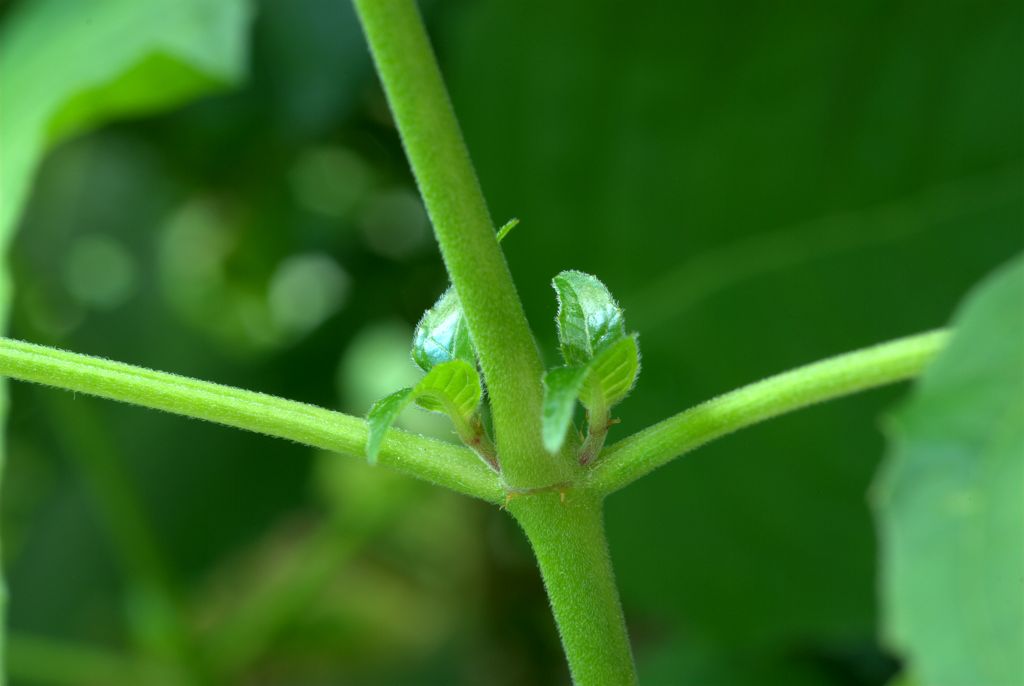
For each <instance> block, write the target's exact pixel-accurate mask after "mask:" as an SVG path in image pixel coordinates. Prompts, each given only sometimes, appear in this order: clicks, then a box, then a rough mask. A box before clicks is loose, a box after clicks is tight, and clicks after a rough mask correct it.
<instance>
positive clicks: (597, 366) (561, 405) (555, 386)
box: [541, 334, 640, 453]
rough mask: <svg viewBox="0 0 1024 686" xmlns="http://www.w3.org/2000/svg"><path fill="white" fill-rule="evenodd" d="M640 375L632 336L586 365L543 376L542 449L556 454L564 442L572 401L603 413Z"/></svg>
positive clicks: (611, 345)
mask: <svg viewBox="0 0 1024 686" xmlns="http://www.w3.org/2000/svg"><path fill="white" fill-rule="evenodd" d="M639 371H640V351H639V349H638V348H637V342H636V334H633V335H631V336H624V337H623V338H620V339H619V340H617V341H615V342H613V343H611V344H610V345H606V346H605V347H604V348H603V349H602V350H601V351H600V352H598V354H597V356H596V357H595V358H594V359H592V360H591V361H590V363H589V364H587V365H584V366H582V367H557V368H555V369H552V370H551V371H549V372H548V373H547V374H545V375H544V406H543V416H542V422H541V426H542V434H543V438H544V447H545V448H547V450H548V452H551V453H556V452H558V451H559V450H560V449H561V448H562V444H563V443H564V442H565V434H566V431H567V430H568V428H569V425H570V424H571V423H572V414H573V410H574V409H575V408H576V399H577V398H579V399H580V401H581V402H582V403H583V405H584V407H586V408H587V409H588V410H591V411H594V410H596V411H599V412H601V413H602V414H605V413H607V411H608V410H609V409H611V408H612V407H613V406H614V405H616V404H617V403H618V402H619V401H621V400H622V399H623V398H625V397H626V396H627V395H628V394H629V392H630V391H631V390H632V389H633V384H634V383H636V377H637V375H638V373H639Z"/></svg>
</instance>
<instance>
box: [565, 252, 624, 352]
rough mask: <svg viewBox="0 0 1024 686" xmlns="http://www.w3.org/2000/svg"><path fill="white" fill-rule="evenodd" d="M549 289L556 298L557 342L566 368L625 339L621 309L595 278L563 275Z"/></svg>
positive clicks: (578, 273)
mask: <svg viewBox="0 0 1024 686" xmlns="http://www.w3.org/2000/svg"><path fill="white" fill-rule="evenodd" d="M552 285H553V286H554V287H555V292H556V293H557V294H558V340H559V342H560V343H561V345H562V357H563V358H564V359H565V363H566V364H567V365H569V366H571V367H576V366H581V365H585V364H587V363H589V362H590V360H591V359H592V358H593V357H594V354H595V353H596V352H597V351H598V350H599V349H601V348H602V347H604V346H605V345H607V344H609V343H610V342H612V341H615V340H617V339H618V338H621V337H622V336H625V335H626V330H625V324H624V322H623V318H622V310H621V308H620V307H619V305H618V303H616V302H615V299H614V298H613V297H612V295H611V293H609V292H608V289H607V288H605V285H604V284H603V283H601V282H600V281H599V280H598V279H597V278H596V277H593V276H591V275H590V274H584V273H583V272H577V271H564V272H562V273H561V274H559V275H558V276H556V277H555V278H554V281H553V282H552Z"/></svg>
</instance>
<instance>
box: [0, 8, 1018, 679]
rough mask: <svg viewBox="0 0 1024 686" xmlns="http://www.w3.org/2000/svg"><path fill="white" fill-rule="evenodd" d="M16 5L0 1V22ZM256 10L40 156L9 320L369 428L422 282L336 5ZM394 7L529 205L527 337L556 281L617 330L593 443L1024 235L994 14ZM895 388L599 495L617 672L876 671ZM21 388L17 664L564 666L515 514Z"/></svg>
mask: <svg viewBox="0 0 1024 686" xmlns="http://www.w3.org/2000/svg"><path fill="white" fill-rule="evenodd" d="M33 1H34V0H20V1H15V2H7V3H3V4H0V30H2V29H3V28H5V26H6V25H7V24H10V23H11V21H12V18H16V15H17V14H18V13H19V12H20V11H23V10H24V9H25V8H26V6H28V5H31V4H32V2H33ZM76 4H77V3H66V4H65V8H66V10H67V11H75V9H74V6H75V5H76ZM254 7H255V13H254V19H253V21H252V23H251V26H247V27H246V28H245V31H246V34H247V36H248V38H249V45H248V48H247V49H248V55H249V57H248V64H249V74H248V77H247V78H246V80H245V81H244V83H242V84H241V85H240V86H238V87H236V88H233V89H230V90H228V91H225V92H220V93H218V94H215V95H211V96H207V97H203V98H201V99H199V100H197V101H195V102H192V103H191V104H188V105H185V106H183V107H177V108H175V109H173V110H171V111H169V112H166V113H163V114H157V115H150V116H144V117H135V118H133V119H131V120H130V121H128V122H121V123H117V124H113V125H108V126H105V127H103V128H101V129H99V130H98V131H95V132H93V133H91V134H89V135H86V136H83V137H78V138H76V139H73V140H70V141H68V142H65V143H63V144H61V145H60V146H58V147H57V148H56V149H55V150H54V151H53V152H52V153H51V154H50V155H49V156H48V157H47V158H46V161H45V163H44V164H43V166H42V167H41V168H40V170H39V172H38V174H37V176H36V183H35V186H34V189H33V191H32V193H31V196H30V200H29V203H28V206H27V208H26V211H25V213H24V215H23V217H22V219H21V221H20V223H19V226H18V235H17V238H16V241H15V244H14V247H13V252H12V267H11V268H12V271H13V273H14V278H15V284H16V291H15V299H14V304H13V312H12V321H13V325H12V335H14V336H16V337H18V338H24V339H27V340H31V341H36V342H43V343H49V344H53V345H58V346H60V347H63V348H68V349H72V350H75V351H79V352H85V353H90V354H95V355H101V356H104V357H109V358H113V359H118V360H123V361H126V362H131V363H136V364H142V365H146V366H150V367H155V368H159V369H164V370H168V371H174V372H178V373H183V374H188V375H191V376H197V377H201V378H206V379H210V380H214V381H218V382H222V383H228V384H233V385H238V386H243V387H246V388H251V389H255V390H261V391H265V392H269V393H275V394H279V395H283V396H285V397H289V398H294V399H299V400H303V401H307V402H312V403H317V404H321V405H324V406H328V407H333V408H338V409H342V410H344V411H347V412H351V413H355V414H362V413H364V412H365V411H366V409H367V408H368V406H369V404H370V403H371V402H372V401H373V400H375V399H377V398H378V397H380V396H382V395H385V394H386V393H389V392H391V391H393V390H396V389H397V388H399V387H401V386H403V385H408V384H409V382H410V381H411V380H412V379H415V378H416V376H417V373H416V371H415V368H414V367H413V365H412V363H411V361H410V360H409V358H408V346H409V343H410V340H411V334H412V327H413V325H414V324H415V322H416V320H417V319H418V317H419V315H420V314H421V312H422V311H423V310H424V309H425V308H426V307H428V306H429V305H430V304H432V302H433V301H434V299H435V298H436V297H437V295H439V294H440V292H441V291H442V290H443V288H444V286H445V283H446V277H445V274H444V271H443V267H442V265H441V262H440V259H439V255H438V252H437V249H436V247H435V245H434V243H433V240H432V238H431V234H430V228H429V224H428V223H427V220H426V217H425V214H424V211H423V209H422V206H421V204H420V202H419V200H418V197H417V195H416V192H415V187H414V185H413V183H412V180H411V176H410V173H409V171H408V169H407V166H406V163H405V160H404V158H403V155H402V151H401V148H400V146H399V143H398V139H397V134H396V132H395V130H394V127H393V126H392V124H391V122H390V119H389V115H388V112H387V107H386V104H385V102H384V99H383V96H382V94H381V91H380V88H379V85H378V84H377V81H376V79H375V77H374V75H373V73H372V68H371V65H370V62H369V58H368V54H367V50H366V48H365V46H364V43H363V41H362V36H361V35H360V32H359V29H358V26H357V24H356V21H355V18H354V15H353V12H352V9H351V7H350V5H349V4H348V2H346V1H345V0H262V1H259V2H255V3H254ZM424 10H425V12H426V14H427V19H428V24H429V28H430V31H431V34H432V37H433V39H434V41H435V45H436V48H437V51H438V54H439V59H440V61H441V64H442V68H443V70H444V72H445V74H446V77H447V78H448V81H449V87H450V90H451V94H452V98H453V100H454V103H455V107H456V110H457V112H458V114H459V116H460V119H461V121H462V124H463V127H464V131H465V135H466V138H467V142H468V145H469V148H470V150H471V152H472V154H473V157H474V160H475V162H476V164H477V168H478V171H479V174H480V178H481V182H482V184H483V187H484V190H485V192H486V194H487V196H488V199H489V201H490V203H491V209H492V212H493V214H494V218H495V221H496V223H498V224H501V223H503V222H504V221H505V220H506V219H508V218H510V217H513V216H515V217H519V218H520V219H521V220H522V224H521V225H520V226H519V228H517V229H516V230H515V232H513V234H512V235H511V236H510V237H509V238H508V239H507V240H506V241H505V243H504V247H505V249H506V253H507V255H508V259H509V262H510V264H511V267H512V270H513V273H514V275H515V278H516V282H517V284H518V287H519V289H520V293H521V295H522V296H523V299H524V303H525V306H526V310H527V314H528V316H529V318H530V321H531V323H532V324H533V326H534V330H535V332H536V334H537V336H538V339H539V341H540V344H541V346H542V348H543V349H544V351H545V355H546V358H547V361H548V363H549V364H552V365H553V364H555V362H556V351H555V332H554V325H553V316H554V313H555V301H554V296H553V292H552V290H551V288H550V285H549V283H550V279H551V277H552V276H554V274H556V273H557V272H558V271H560V270H561V269H565V268H576V269H581V270H584V271H588V272H592V273H594V274H597V275H599V276H600V277H601V278H602V279H603V280H604V281H605V283H606V284H607V285H608V286H609V288H610V289H611V290H612V292H613V293H615V294H616V295H617V296H618V297H619V299H620V300H621V302H622V304H623V306H624V307H625V310H626V316H627V322H628V325H629V327H630V328H631V329H635V330H638V331H639V332H640V333H641V339H640V340H641V348H642V351H643V362H644V373H643V374H642V375H641V377H640V381H639V385H638V387H637V389H636V391H635V392H634V394H633V396H632V397H631V398H630V399H629V400H628V401H627V402H625V403H624V404H623V405H622V406H621V411H620V413H619V414H620V416H621V418H622V420H623V421H622V424H621V425H619V426H618V427H616V428H615V429H614V430H613V432H612V440H615V439H616V438H621V437H624V436H625V435H627V434H628V433H629V432H632V431H634V430H638V429H640V428H642V427H644V426H645V425H647V424H649V423H652V422H654V421H657V420H659V419H661V418H664V417H665V416H668V415H670V414H672V413H674V412H677V411H679V410H681V409H683V408H685V407H687V406H689V405H691V404H693V403H696V402H699V401H700V400H703V399H705V398H707V397H709V396H712V395H714V394H717V393H720V392H722V391H725V390H728V389H730V388H732V387H735V386H737V385H741V384H743V383H746V382H748V381H751V380H754V379H757V378H759V377H761V376H764V375H767V374H771V373H773V372H776V371H781V370H783V369H786V368H788V367H791V366H795V365H798V364H800V363H803V362H807V361H811V360H814V359H817V358H821V357H824V356H827V355H831V354H834V353H838V352H842V351H845V350H848V349H853V348H856V347H860V346H864V345H868V344H871V343H873V342H877V341H881V340H884V339H888V338H893V337H897V336H901V335H904V334H910V333H915V332H918V331H922V330H925V329H929V328H933V327H937V326H940V325H942V324H944V323H945V322H946V321H947V320H948V318H949V315H950V313H951V312H952V309H953V306H954V305H955V303H956V302H957V301H958V300H959V298H960V297H961V296H962V295H963V293H964V292H965V291H966V290H967V289H968V287H969V286H970V285H971V284H973V283H974V282H976V281H977V280H978V279H979V278H980V277H981V276H982V275H984V274H985V273H986V272H988V271H990V270H991V269H992V268H994V267H995V266H997V265H999V264H1000V263H1002V262H1004V261H1005V260H1006V259H1008V258H1009V257H1010V256H1011V255H1012V254H1014V253H1015V252H1017V251H1019V250H1020V249H1021V247H1022V246H1024V230H1022V226H1024V68H1022V65H1024V12H1022V3H1020V2H1018V1H1017V0H1006V1H1000V0H997V1H992V2H978V1H977V0H971V1H968V0H964V1H961V2H956V1H949V2H938V3H935V2H924V1H923V0H916V1H907V2H892V1H891V0H843V1H841V2H832V3H821V2H794V3H785V4H783V3H762V2H752V1H751V2H722V1H721V0H687V1H686V2H676V1H674V0H672V1H669V0H665V1H661V2H655V3H643V4H629V3H621V2H594V1H593V0H591V1H588V2H583V1H582V0H560V1H558V2H540V1H538V0H515V1H511V0H509V1H497V0H438V1H436V2H430V3H426V4H425V5H424ZM153 85H154V87H156V88H159V87H160V84H159V83H155V84H153ZM3 87H4V86H3V84H2V83H0V88H3ZM18 97H19V94H18V93H14V92H11V91H10V90H9V89H5V91H4V92H2V94H0V98H2V101H10V100H13V99H15V98H18ZM2 101H0V108H3V107H5V106H6V105H5V104H4V103H3V102H2ZM0 112H2V110H0ZM3 144H6V143H5V142H4V141H0V145H3ZM904 391H905V389H903V388H895V389H889V390H885V391H880V392H873V393H871V394H868V395H866V396H862V397H856V398H852V399H847V400H843V401H842V402H838V403H835V404H831V405H827V406H823V407H819V408H814V409H811V410H808V411H804V412H802V413H799V414H797V415H793V416H789V417H785V418H782V419H779V420H776V421H774V422H772V423H770V424H768V425H765V426H761V427H758V428H754V429H752V430H749V431H746V432H743V433H742V434H739V435H736V436H733V437H730V438H728V439H725V440H723V441H721V442H719V443H716V444H714V445H712V446H709V447H707V448H704V449H701V450H700V451H698V452H697V453H695V454H693V455H691V456H687V457H686V458H685V459H681V460H678V461H676V462H674V463H672V464H671V465H669V466H668V467H665V468H664V469H662V470H660V471H658V472H657V473H655V474H654V475H651V476H649V477H647V478H645V479H643V480H642V481H640V482H639V483H637V484H635V485H634V486H632V487H630V488H629V489H628V490H626V491H624V492H622V493H620V494H617V495H615V496H613V497H612V498H611V499H610V500H609V502H608V512H607V524H608V528H609V535H610V544H611V550H612V556H613V559H614V562H615V565H616V569H617V574H618V580H619V582H620V587H621V591H622V596H623V603H624V606H625V611H626V615H627V620H628V622H629V624H630V627H631V630H632V634H633V640H634V645H635V650H636V655H637V660H638V664H639V669H640V675H641V680H642V681H644V682H646V683H650V684H691V685H694V686H745V685H748V684H749V685H761V684H793V685H796V686H799V685H803V684H808V685H810V684H820V685H823V686H825V685H827V686H869V685H881V684H885V683H886V682H887V681H888V680H889V678H890V677H891V676H892V675H893V674H894V673H895V672H896V671H897V670H898V669H899V661H898V659H897V657H896V656H894V655H892V654H891V653H889V652H888V651H887V649H886V647H885V646H884V645H882V644H881V643H880V641H879V638H878V635H877V634H878V632H877V622H878V616H877V607H876V606H877V602H876V583H875V580H876V559H875V534H874V530H873V524H872V521H871V516H870V512H869V509H868V505H867V492H868V489H869V486H870V483H871V480H872V477H873V474H874V472H875V469H876V467H877V464H878V461H879V459H880V457H881V455H882V451H883V445H884V440H883V434H882V431H881V428H880V423H879V419H878V418H879V417H880V415H881V414H883V413H884V411H885V410H886V409H887V408H889V407H891V406H892V404H893V402H894V401H895V400H896V399H897V398H899V397H901V396H902V395H903V393H904ZM11 395H12V410H11V413H10V417H9V421H8V443H9V449H8V455H7V466H6V476H5V484H4V497H3V512H2V514H3V544H4V557H5V565H6V570H7V572H6V573H7V578H8V583H9V586H10V591H11V603H10V610H9V623H10V627H11V629H10V630H11V632H12V645H11V648H10V651H9V652H10V662H11V670H12V672H11V673H12V677H13V683H16V684H22V683H23V684H46V683H70V684H105V683H197V682H200V681H201V680H202V679H204V678H205V679H207V680H208V681H210V682H212V683H225V684H254V685H256V684H259V685H268V686H269V685H277V684H289V685H290V684H338V683H341V684H434V683H438V684H442V683H444V684H449V683H452V684H455V683H462V684H478V683H487V684H509V685H512V684H562V683H567V681H568V672H567V670H566V668H565V666H564V664H563V660H562V657H561V655H560V648H559V646H558V641H557V635H556V632H555V629H554V625H553V622H552V620H551V618H550V615H549V611H548V607H547V603H546V600H545V598H544V595H543V589H542V586H541V583H540V581H539V578H538V575H537V572H536V570H535V567H534V564H533V561H532V558H531V556H530V552H529V550H528V548H527V546H526V544H525V542H524V540H523V538H522V536H521V535H520V534H519V532H518V531H517V530H516V528H515V526H514V525H513V524H512V523H511V520H510V519H509V518H508V517H507V516H506V515H505V514H504V513H502V512H499V511H496V510H494V509H493V508H491V507H489V506H486V505H483V504H479V503H476V502H472V501H470V500H468V499H465V498H461V497H459V496H455V495H451V494H448V493H445V492H441V491H439V490H436V489H433V488H430V487H426V486H423V485H420V484H417V483H411V482H407V481H405V480H403V479H399V478H396V477H393V476H390V475H388V474H387V473H385V472H384V471H383V470H374V469H370V468H368V467H366V466H365V465H362V464H360V463H359V462H358V461H356V460H351V459H348V458H340V457H337V456H330V455H320V454H315V453H313V452H311V451H310V450H308V449H306V448H302V447H299V446H294V445H289V444H287V443H284V442H281V441H276V440H271V439H264V438H261V437H258V436H253V435H248V434H244V433H241V432H238V431H234V430H230V429H225V428H221V427H217V426H212V425H207V424H202V423H199V422H193V421H187V420H183V419H178V418H174V417H169V416H164V415H159V414H156V413H152V412H148V411H144V410H139V409H134V408H129V407H123V406H118V405H115V404H112V403H108V402H103V401H98V400H94V399H90V398H85V397H73V396H71V395H69V394H64V393H60V392H55V391H50V390H46V389H42V388H36V387H29V386H26V385H20V384H18V385H14V386H13V388H12V389H11ZM405 426H406V427H407V428H411V429H413V430H417V431H423V432H428V433H432V434H434V435H438V436H442V437H451V434H450V432H449V431H448V429H447V428H446V427H445V425H444V423H443V422H438V421H436V420H435V419H434V418H433V417H431V416H427V415H425V414H422V413H421V414H415V413H412V414H409V415H408V416H407V417H406V418H405ZM140 675H143V676H140Z"/></svg>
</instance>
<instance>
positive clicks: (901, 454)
mask: <svg viewBox="0 0 1024 686" xmlns="http://www.w3.org/2000/svg"><path fill="white" fill-rule="evenodd" d="M954 327H955V334H954V337H953V339H952V342H951V343H950V346H949V348H948V349H947V350H946V351H945V352H943V354H942V355H941V356H940V357H939V358H938V359H937V360H936V361H935V362H934V364H933V365H932V366H931V367H930V368H929V369H928V370H927V371H926V372H925V374H924V376H922V378H921V380H920V382H919V383H918V385H917V388H916V389H915V391H914V394H913V396H912V397H911V399H910V401H909V402H908V403H906V405H905V406H904V407H902V408H901V409H900V411H899V412H897V413H896V415H895V416H894V417H893V427H892V430H891V434H892V438H891V441H892V442H891V447H890V453H889V457H888V459H887V461H886V463H885V466H884V468H883V470H882V472H881V475H880V478H879V482H878V487H877V491H876V493H875V496H876V513H877V518H878V521H879V526H880V528H881V537H882V551H883V555H882V572H881V574H882V588H883V604H884V619H885V633H886V634H887V635H888V637H889V639H890V640H891V641H892V643H893V645H894V646H895V647H896V648H897V649H899V650H900V651H901V652H902V653H903V654H904V655H905V656H906V658H907V659H908V661H909V663H910V665H911V667H912V669H913V671H914V673H915V674H916V675H918V676H920V679H921V683H923V684H927V685H941V684H988V685H990V686H1012V685H1014V684H1021V683H1024V660H1022V659H1021V647H1022V646H1024V605H1022V602H1021V600H1022V598H1024V596H1022V591H1024V589H1022V586H1021V581H1022V579H1024V545H1022V544H1024V259H1017V260H1015V261H1014V262H1013V263H1012V264H1011V265H1009V266H1007V267H1006V268H1004V269H1001V270H999V271H998V272H997V273H996V274H994V275H993V276H992V277H991V278H989V279H986V280H985V281H984V282H983V283H982V285H981V286H979V288H978V289H977V290H975V291H974V292H973V293H972V295H971V296H969V298H968V299H967V301H966V303H965V305H964V306H963V308H962V309H961V311H960V313H959V314H958V315H957V317H956V318H955V322H954Z"/></svg>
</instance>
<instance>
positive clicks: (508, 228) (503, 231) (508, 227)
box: [498, 217, 519, 243]
mask: <svg viewBox="0 0 1024 686" xmlns="http://www.w3.org/2000/svg"><path fill="white" fill-rule="evenodd" d="M517 226H519V220H518V219H516V218H515V217H513V218H512V219H509V220H508V221H507V222H505V225H504V226H502V227H501V228H500V229H498V242H499V243H501V242H502V241H503V240H505V236H507V235H509V234H510V233H511V232H512V229H514V228H516V227H517Z"/></svg>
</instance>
